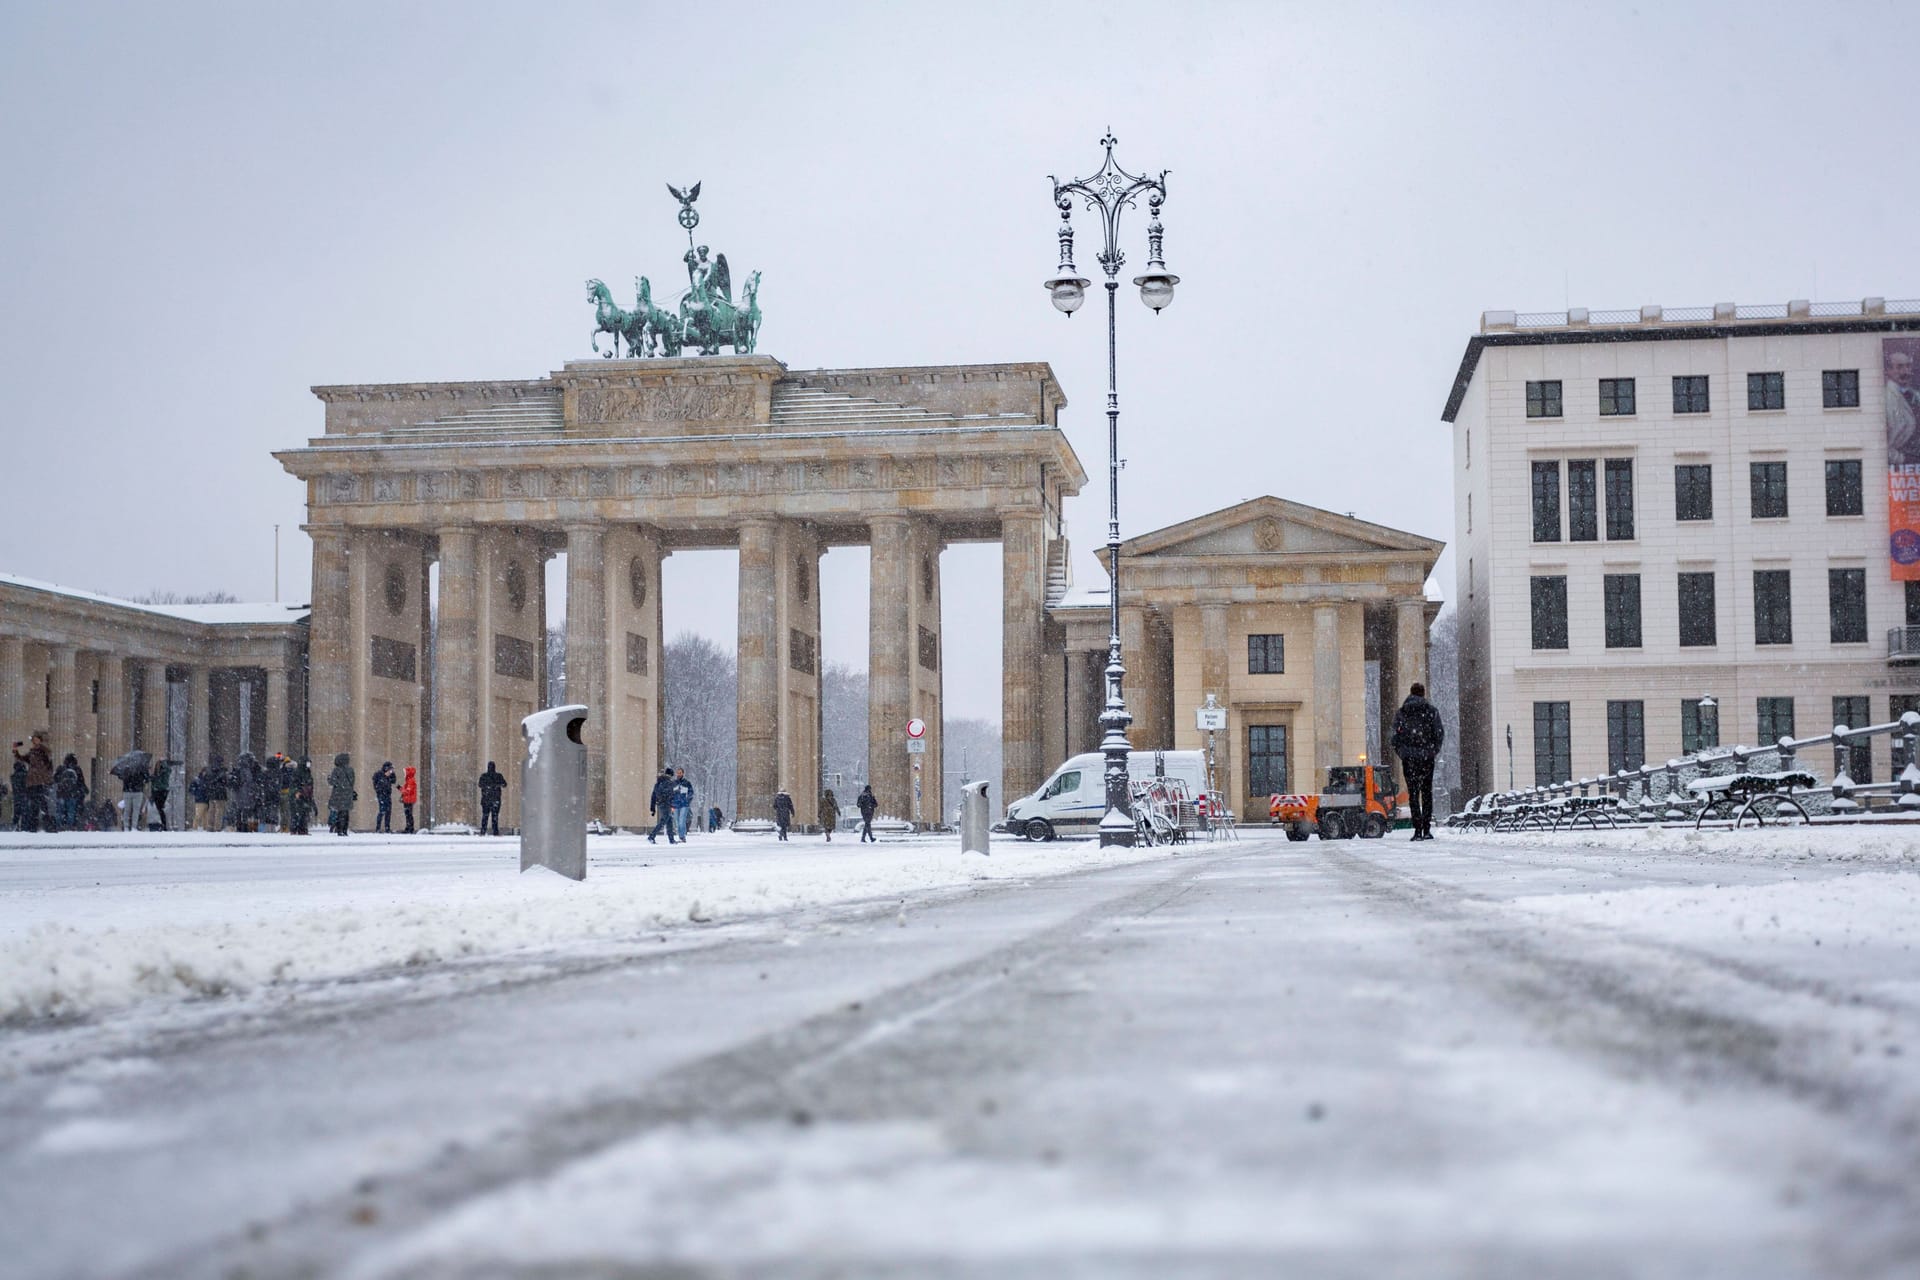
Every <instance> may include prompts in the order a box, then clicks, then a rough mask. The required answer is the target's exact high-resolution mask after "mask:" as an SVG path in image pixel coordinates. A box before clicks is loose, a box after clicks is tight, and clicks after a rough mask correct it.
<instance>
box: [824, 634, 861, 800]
mask: <svg viewBox="0 0 1920 1280" xmlns="http://www.w3.org/2000/svg"><path fill="white" fill-rule="evenodd" d="M820 767H821V785H823V786H829V787H842V788H844V790H843V791H842V792H841V793H840V799H841V801H842V802H845V801H846V799H847V797H848V795H849V794H858V793H859V790H860V788H861V787H862V786H863V785H865V783H866V782H867V781H868V778H867V673H866V672H864V671H858V670H855V669H854V668H852V667H849V666H847V665H846V664H844V663H840V662H829V663H827V664H826V666H824V667H822V668H821V670H820ZM836 776H837V777H838V779H839V780H838V781H835V780H834V779H835V777H836Z"/></svg>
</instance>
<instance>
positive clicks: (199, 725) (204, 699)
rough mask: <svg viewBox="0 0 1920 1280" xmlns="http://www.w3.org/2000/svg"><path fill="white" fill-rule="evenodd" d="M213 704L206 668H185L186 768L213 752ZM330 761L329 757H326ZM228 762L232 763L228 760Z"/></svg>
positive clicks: (201, 761) (203, 759)
mask: <svg viewBox="0 0 1920 1280" xmlns="http://www.w3.org/2000/svg"><path fill="white" fill-rule="evenodd" d="M212 711H213V705H212V700H211V698H210V697H209V690H208V681H207V669H206V668H205V667H200V666H193V667H188V668H187V768H189V769H193V770H198V769H199V768H200V767H201V766H203V765H205V764H206V763H207V758H208V757H209V756H210V755H212V754H213V717H212ZM328 759H329V761H331V759H332V758H331V757H329V758H328ZM228 763H232V762H231V761H229V762H228Z"/></svg>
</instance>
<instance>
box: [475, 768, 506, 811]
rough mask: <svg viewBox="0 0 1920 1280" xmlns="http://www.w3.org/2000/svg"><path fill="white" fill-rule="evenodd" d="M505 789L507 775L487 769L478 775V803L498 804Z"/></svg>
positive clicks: (496, 770)
mask: <svg viewBox="0 0 1920 1280" xmlns="http://www.w3.org/2000/svg"><path fill="white" fill-rule="evenodd" d="M506 789H507V775H506V774H504V773H502V772H500V771H499V770H498V769H489V770H487V771H486V772H485V773H483V774H481V775H480V803H482V804H499V803H500V797H501V795H502V794H503V793H504V792H505V791H506Z"/></svg>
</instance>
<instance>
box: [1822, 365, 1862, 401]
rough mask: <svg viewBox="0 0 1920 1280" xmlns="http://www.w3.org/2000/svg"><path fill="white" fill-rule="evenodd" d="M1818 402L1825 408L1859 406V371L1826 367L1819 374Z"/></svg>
mask: <svg viewBox="0 0 1920 1280" xmlns="http://www.w3.org/2000/svg"><path fill="white" fill-rule="evenodd" d="M1820 404H1821V406H1822V407H1823V408H1827V409H1858V408H1859V407H1860V371H1859V370H1858V369H1828V370H1827V371H1826V372H1825V373H1822V374H1821V375H1820Z"/></svg>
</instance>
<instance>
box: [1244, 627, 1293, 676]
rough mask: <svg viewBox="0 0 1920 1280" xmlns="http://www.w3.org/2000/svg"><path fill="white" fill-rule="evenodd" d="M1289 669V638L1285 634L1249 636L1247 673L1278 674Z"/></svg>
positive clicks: (1260, 674)
mask: <svg viewBox="0 0 1920 1280" xmlns="http://www.w3.org/2000/svg"><path fill="white" fill-rule="evenodd" d="M1286 669H1287V638H1286V637H1285V636H1283V635H1260V636H1248V637H1247V674H1248V675H1250V676H1277V675H1280V674H1282V673H1283V672H1285V671H1286Z"/></svg>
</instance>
